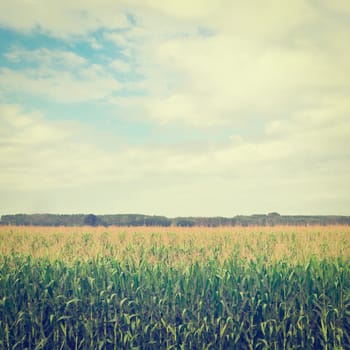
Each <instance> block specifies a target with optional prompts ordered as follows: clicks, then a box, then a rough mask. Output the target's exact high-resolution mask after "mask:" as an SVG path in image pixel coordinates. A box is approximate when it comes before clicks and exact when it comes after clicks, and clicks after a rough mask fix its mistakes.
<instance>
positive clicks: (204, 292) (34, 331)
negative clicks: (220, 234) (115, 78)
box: [0, 254, 350, 350]
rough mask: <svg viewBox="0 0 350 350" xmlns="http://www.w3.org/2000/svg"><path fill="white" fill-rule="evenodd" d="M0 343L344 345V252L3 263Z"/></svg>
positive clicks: (349, 280)
mask: <svg viewBox="0 0 350 350" xmlns="http://www.w3.org/2000/svg"><path fill="white" fill-rule="evenodd" d="M0 348H1V349H11V350H14V349H37V350H39V349H161V348H162V349H228V348H230V349H349V348H350V261H349V259H343V258H337V259H323V260H317V259H313V258H310V260H309V261H308V262H307V263H297V264H290V263H289V262H288V261H276V262H268V263H267V262H266V261H263V260H261V261H259V260H250V261H247V260H244V259H235V260H233V259H227V260H225V262H224V263H218V262H217V261H216V260H210V261H208V262H206V263H205V264H198V263H193V264H191V265H189V266H187V267H176V266H169V265H165V264H162V263H161V262H158V263H156V264H151V263H149V262H147V261H142V260H141V261H134V260H133V259H128V260H125V261H118V260H116V259H113V258H106V257H105V258H102V257H100V258H94V259H90V260H88V261H84V262H82V261H79V260H77V261H75V262H74V263H72V264H68V263H66V262H64V261H62V260H55V261H52V260H49V259H46V258H38V259H34V258H32V257H30V256H29V257H24V256H20V255H16V254H13V255H10V256H7V257H3V258H2V260H1V262H0Z"/></svg>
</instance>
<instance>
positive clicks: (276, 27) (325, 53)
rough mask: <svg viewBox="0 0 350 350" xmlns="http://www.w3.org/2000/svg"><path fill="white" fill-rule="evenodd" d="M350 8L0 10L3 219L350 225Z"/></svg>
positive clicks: (59, 6) (174, 4)
mask: <svg viewBox="0 0 350 350" xmlns="http://www.w3.org/2000/svg"><path fill="white" fill-rule="evenodd" d="M349 37H350V4H349V2H348V1H347V0H332V1H325V0H309V1H307V0H295V1H292V2H287V1H277V0H268V1H264V2H261V1H245V2H241V1H240V2H238V1H229V0H221V1H218V0H213V1H211V0H198V1H197V0H195V1H185V0H177V1H161V0H148V1H140V0H128V1H114V0H102V1H86V0H84V1H82V0H76V1H68V0H61V1H57V0H46V1H43V0H42V1H40V0H39V1H23V0H12V1H7V0H5V1H2V2H0V82H1V84H0V215H1V214H7V213H19V212H25V213H33V212H50V213H89V212H94V213H97V214H102V213H137V212H139V213H145V214H159V215H168V216H178V215H206V216H209V215H210V216H211V215H213V216H214V215H223V216H233V215H236V214H253V213H267V212H270V211H278V212H280V213H283V214H342V215H350V186H349V183H350V98H349V96H350V44H349Z"/></svg>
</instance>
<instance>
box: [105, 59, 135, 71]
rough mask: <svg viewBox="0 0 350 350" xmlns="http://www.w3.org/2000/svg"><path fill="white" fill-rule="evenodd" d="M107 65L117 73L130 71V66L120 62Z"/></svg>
mask: <svg viewBox="0 0 350 350" xmlns="http://www.w3.org/2000/svg"><path fill="white" fill-rule="evenodd" d="M109 65H110V67H111V68H112V69H114V70H115V71H117V72H122V73H128V72H130V71H131V66H130V64H129V63H127V62H125V61H122V60H113V61H112V62H111V63H110V64H109Z"/></svg>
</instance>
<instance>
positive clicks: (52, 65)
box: [0, 48, 121, 102]
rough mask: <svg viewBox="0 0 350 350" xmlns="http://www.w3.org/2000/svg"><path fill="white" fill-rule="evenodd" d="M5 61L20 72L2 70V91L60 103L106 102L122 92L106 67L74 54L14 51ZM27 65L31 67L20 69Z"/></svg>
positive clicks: (46, 51)
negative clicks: (118, 92)
mask: <svg viewBox="0 0 350 350" xmlns="http://www.w3.org/2000/svg"><path fill="white" fill-rule="evenodd" d="M5 57H6V58H7V59H8V60H9V61H12V62H14V63H17V64H19V67H20V68H11V69H10V68H5V67H4V68H0V77H1V80H2V82H3V85H2V88H0V91H1V90H2V92H5V93H8V94H13V93H19V92H20V93H24V94H30V95H37V96H44V97H48V98H51V99H53V100H56V101H61V102H81V101H86V100H103V99H106V98H108V97H109V96H111V95H112V94H113V93H114V92H116V91H118V90H120V89H121V84H120V83H119V82H118V81H117V80H116V79H115V78H114V77H113V76H112V75H111V74H110V72H109V71H108V70H106V68H105V67H103V66H101V65H98V64H94V63H91V62H88V61H87V59H86V58H84V57H82V56H79V55H77V54H76V53H74V52H71V51H62V50H49V49H45V48H43V49H37V50H25V49H21V48H15V49H13V50H11V51H9V52H7V53H6V54H5ZM25 62H30V63H32V66H31V67H28V68H21V67H22V64H23V63H25Z"/></svg>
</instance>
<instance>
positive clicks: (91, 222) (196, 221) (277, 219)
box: [0, 212, 350, 227]
mask: <svg viewBox="0 0 350 350" xmlns="http://www.w3.org/2000/svg"><path fill="white" fill-rule="evenodd" d="M0 225H17V226H106V227H107V226H184V227H191V226H206V227H217V226H275V225H300V226H307V225H350V216H334V215H333V216H330V215H325V216H316V215H315V216H310V215H280V214H279V213H275V212H274V213H269V214H255V215H237V216H234V217H232V218H227V217H176V218H167V217H165V216H154V215H141V214H114V215H94V214H87V215H86V214H71V215H58V214H15V215H3V216H2V217H1V220H0Z"/></svg>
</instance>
